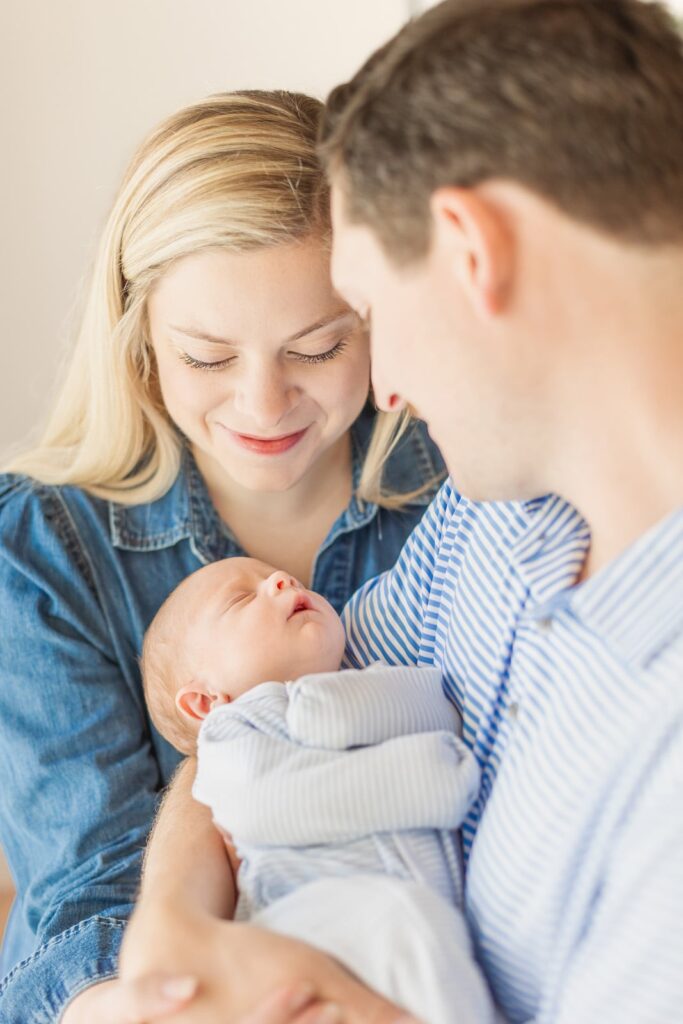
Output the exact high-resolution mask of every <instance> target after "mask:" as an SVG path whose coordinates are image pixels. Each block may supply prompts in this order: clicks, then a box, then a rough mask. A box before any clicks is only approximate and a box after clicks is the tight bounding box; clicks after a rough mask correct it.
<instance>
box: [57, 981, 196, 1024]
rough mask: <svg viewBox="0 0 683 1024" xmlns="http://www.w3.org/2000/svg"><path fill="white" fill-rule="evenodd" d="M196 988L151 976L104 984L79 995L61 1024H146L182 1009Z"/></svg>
mask: <svg viewBox="0 0 683 1024" xmlns="http://www.w3.org/2000/svg"><path fill="white" fill-rule="evenodd" d="M196 988H197V982H196V980H195V979H193V978H187V977H184V978H183V977H181V976H177V977H172V976H170V975H163V974H162V975H155V974H150V975H148V976H147V977H144V978H137V979H135V980H134V981H121V980H120V979H118V978H115V979H112V980H109V981H103V982H100V983H98V984H96V985H92V986H91V987H90V988H88V989H85V991H83V992H81V993H79V995H77V996H76V998H75V999H73V1000H72V1001H71V1002H70V1003H69V1006H68V1008H67V1009H66V1011H65V1012H64V1014H63V1016H62V1024H93V1021H97V1024H145V1022H147V1021H149V1022H152V1021H160V1020H163V1018H164V1017H167V1016H169V1015H170V1014H172V1013H175V1012H176V1011H177V1010H180V1009H182V1007H183V1006H184V1005H186V1004H187V1003H188V1001H189V1000H190V999H191V998H192V996H193V995H194V993H195V991H196Z"/></svg>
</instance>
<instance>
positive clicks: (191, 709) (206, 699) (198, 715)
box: [175, 683, 230, 722]
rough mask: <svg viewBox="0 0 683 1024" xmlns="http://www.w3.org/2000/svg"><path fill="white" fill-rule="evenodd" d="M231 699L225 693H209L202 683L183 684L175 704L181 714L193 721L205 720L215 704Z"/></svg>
mask: <svg viewBox="0 0 683 1024" xmlns="http://www.w3.org/2000/svg"><path fill="white" fill-rule="evenodd" d="M229 700H230V698H229V697H225V696H224V695H223V694H221V695H220V696H217V695H216V694H215V693H209V692H208V690H206V689H205V688H203V687H202V685H201V683H193V684H191V685H190V686H183V688H182V689H180V690H178V692H177V693H176V695H175V706H176V707H177V709H178V711H179V712H180V714H181V715H184V717H185V718H189V719H190V720H191V721H195V722H196V721H199V722H201V721H203V720H204V719H205V718H206V716H207V715H208V713H209V711H210V710H211V708H212V707H213V706H214V704H216V703H218V704H226V703H227V702H228V701H229Z"/></svg>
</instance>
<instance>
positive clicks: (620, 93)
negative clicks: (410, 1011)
mask: <svg viewBox="0 0 683 1024" xmlns="http://www.w3.org/2000/svg"><path fill="white" fill-rule="evenodd" d="M322 150H323V155H324V158H325V159H326V161H327V165H328V168H329V172H330V176H331V180H332V184H333V215H334V223H335V239H334V252H333V268H334V276H335V280H336V284H337V287H338V289H339V291H340V292H341V293H342V294H343V295H344V297H345V298H347V299H348V300H349V302H351V303H352V304H353V305H354V306H355V307H356V308H357V309H358V311H359V312H360V313H361V314H362V315H364V316H366V317H367V318H368V319H370V318H371V321H372V346H373V382H374V388H375V394H376V398H377V400H378V402H379V404H380V405H381V406H382V407H384V408H386V409H396V408H399V407H400V406H401V405H402V404H403V403H410V404H411V405H412V406H414V407H415V409H416V410H417V412H418V413H419V414H420V415H421V416H423V417H424V418H425V419H426V420H427V422H428V424H429V427H430V431H431V433H432V434H433V436H434V438H435V440H436V441H437V442H438V444H439V445H440V446H441V448H442V451H443V453H444V455H445V458H446V461H447V463H448V468H449V470H450V473H451V480H450V481H449V482H447V483H446V484H445V485H444V487H443V489H442V491H441V492H440V494H439V496H438V497H437V499H436V500H435V502H434V504H433V505H432V507H431V508H430V509H429V511H428V512H427V514H426V516H425V519H424V520H423V522H422V524H421V525H420V526H419V527H418V529H417V531H416V532H415V533H414V535H413V536H412V538H411V539H410V541H409V542H408V545H407V546H406V548H405V549H404V551H403V553H402V555H401V558H400V559H399V562H398V564H397V566H396V568H395V569H394V570H392V571H391V572H389V573H388V574H386V575H384V576H383V577H380V578H379V579H378V580H377V581H374V582H373V583H370V584H368V586H367V587H366V588H365V589H364V590H362V591H361V592H360V593H359V594H358V595H357V596H356V597H355V599H354V600H353V601H352V602H351V604H350V606H349V608H348V610H347V626H348V633H349V645H348V659H349V661H350V663H352V664H364V663H367V662H369V661H372V660H373V659H376V658H380V659H382V660H385V661H388V662H394V663H402V662H404V663H411V662H416V663H419V664H431V663H435V664H438V665H440V666H441V667H442V669H443V674H444V678H445V685H446V688H447V691H448V693H449V694H450V695H451V696H452V698H453V699H454V701H455V702H456V703H457V704H458V706H459V707H460V709H461V710H462V713H463V717H464V723H465V726H464V729H465V738H466V739H467V741H468V742H469V743H470V744H471V746H472V748H473V750H474V751H475V753H476V755H477V757H478V759H479V762H480V765H481V768H482V780H483V781H482V786H481V792H480V795H479V799H478V801H477V804H476V806H475V808H474V809H473V811H472V813H471V815H470V817H469V819H468V821H467V822H466V827H465V830H464V835H465V856H466V868H467V875H466V893H465V901H466V903H465V910H466V913H467V919H468V923H469V926H470V930H471V934H472V937H473V940H474V947H475V952H476V956H477V959H478V962H479V964H480V965H481V968H482V970H483V971H484V973H485V976H486V979H487V982H488V985H489V988H490V992H491V999H492V1002H495V1003H496V1004H497V1005H498V1008H499V1009H500V1011H501V1015H502V1019H505V1020H508V1021H511V1022H531V1021H533V1022H536V1024H598V1022H599V1024H609V1022H612V1021H613V1022H615V1024H617V1022H618V1024H636V1022H638V1024H646V1022H647V1024H665V1022H666V1024H671V1022H674V1021H677V1020H681V1019H683V1009H682V1007H683V971H682V970H681V962H682V960H683V812H682V811H681V801H680V793H681V787H682V786H683V508H682V506H683V475H682V474H681V470H680V467H681V465H682V463H683V343H682V338H681V328H682V325H683V52H682V46H681V39H680V37H679V35H678V33H677V30H676V28H675V26H674V24H673V22H672V20H671V18H670V17H669V16H668V15H667V14H666V13H665V11H664V9H663V8H662V7H661V6H658V5H656V4H650V3H645V2H641V0H447V2H446V3H444V4H442V5H441V6H439V7H437V8H434V9H432V10H430V11H429V12H427V13H426V14H425V15H424V16H423V17H421V18H420V19H418V20H417V21H415V22H412V23H411V24H409V25H408V26H407V27H406V28H405V29H403V30H402V31H401V32H400V33H399V34H398V36H397V37H396V38H395V39H393V40H392V41H390V42H389V43H388V44H387V45H386V46H385V47H384V48H383V49H382V50H380V51H379V52H378V53H377V54H375V55H374V56H373V57H372V58H371V59H370V61H369V62H368V64H367V65H366V66H365V67H364V68H363V69H361V71H360V72H359V73H358V74H357V75H356V76H355V78H354V79H353V80H352V81H351V82H350V83H349V84H348V85H346V86H343V87H341V88H340V89H338V90H335V92H334V93H333V94H332V96H331V97H330V100H329V111H328V117H327V121H326V125H325V129H324V133H323V141H322ZM190 779H191V775H190V774H189V773H186V777H185V778H182V777H181V779H180V782H181V783H182V784H184V785H186V786H187V785H188V784H189V781H190ZM172 796H173V794H172ZM173 810H174V804H173V799H172V798H171V799H169V801H168V802H167V804H166V812H167V813H166V820H165V821H164V814H162V817H161V821H160V823H159V826H158V835H159V836H161V837H162V838H163V839H164V841H165V842H166V843H168V841H169V835H171V836H172V840H173V842H175V843H176V844H177V845H178V846H181V847H182V849H183V850H186V851H187V860H188V863H189V864H190V865H192V864H193V863H194V862H193V856H194V855H195V853H196V849H197V847H196V838H195V837H196V836H197V835H199V830H198V829H196V830H193V831H192V832H190V831H189V830H188V829H187V827H183V823H182V822H178V821H177V820H176V821H175V822H174V819H173ZM173 827H174V828H175V831H173V830H172V829H173ZM204 841H205V839H204V836H203V834H202V843H204ZM192 842H194V843H195V846H194V847H193V846H192ZM162 848H163V844H162ZM153 850H154V840H153V841H152V851H151V852H150V857H149V861H148V869H147V878H148V883H149V885H150V886H151V888H152V889H154V888H155V878H156V879H157V881H156V897H157V898H158V894H159V891H162V892H163V889H164V880H163V860H161V859H160V858H159V857H158V856H157V858H156V859H155V857H154V855H153ZM217 863H218V861H217ZM218 867H219V868H220V864H219V865H218ZM195 874H196V878H197V885H198V886H200V888H201V898H202V899H203V900H205V901H206V905H207V907H208V906H209V905H210V906H211V909H214V910H215V908H216V907H217V906H218V902H219V901H218V900H217V899H216V898H215V896H213V895H212V896H211V898H208V897H207V896H206V892H205V890H206V889H208V888H209V885H208V880H209V874H208V873H207V872H199V873H197V872H196V873H195ZM190 877H194V876H193V875H192V874H190ZM165 884H166V888H167V889H170V890H171V893H172V896H173V899H176V890H177V888H178V886H179V883H178V881H177V880H176V879H171V880H166V883H165ZM215 888H216V889H218V888H219V886H218V885H217V886H216V887H215ZM144 890H145V884H144V882H143V894H144ZM232 895H233V902H234V893H233V894H232ZM169 902H171V901H170V899H169ZM216 912H220V911H218V910H217V911H216ZM142 920H143V922H144V917H143V918H142ZM171 923H172V924H173V928H174V929H176V930H177V928H176V925H175V923H174V922H170V924H169V930H170V928H171ZM220 928H222V929H223V930H222V931H219V926H218V925H211V926H209V925H208V924H206V923H204V922H202V921H199V920H198V919H195V918H192V919H191V920H190V919H188V924H187V928H186V931H185V933H184V935H183V940H182V945H183V949H190V950H193V951H195V962H196V964H197V967H196V970H197V973H200V972H201V967H202V965H201V962H199V961H200V959H201V958H200V955H199V954H198V953H197V952H196V951H197V950H199V951H201V957H204V958H206V959H207V961H208V959H209V958H210V957H214V958H216V959H217V957H218V953H217V950H220V951H221V956H223V957H224V959H226V965H227V966H229V967H230V970H231V972H232V973H230V972H229V971H228V972H227V973H226V974H225V976H226V977H227V978H229V979H230V983H229V984H228V983H227V982H226V984H225V988H226V989H230V988H231V986H232V987H233V988H234V987H235V986H237V987H239V986H240V985H242V986H247V988H248V989H249V990H250V991H251V990H254V991H255V990H256V981H255V980H254V979H255V976H256V975H260V976H261V978H262V977H263V973H264V971H266V972H269V973H268V977H269V978H271V979H272V982H271V984H272V985H275V984H279V983H280V982H286V981H288V980H289V981H296V979H301V978H308V979H309V980H310V981H311V982H312V983H313V988H311V989H306V988H305V987H304V988H303V989H296V988H291V989H289V990H287V988H285V989H283V990H282V991H281V992H278V993H276V994H274V995H273V997H272V999H271V1000H270V1001H268V1002H267V1003H264V1004H262V1006H261V1007H260V1009H257V1010H256V1011H255V1012H254V1014H252V1015H251V1016H249V1017H248V1021H249V1024H290V1022H296V1024H303V1022H304V1021H305V1022H306V1024H314V1022H318V1021H323V1020H325V1021H330V1022H331V1021H334V1020H341V1017H340V1015H339V1013H338V1012H336V1011H334V1010H332V1009H329V1008H328V1010H327V1011H325V1010H322V1011H321V1010H320V1009H316V1008H315V1007H313V1006H310V1005H309V1007H308V1009H305V1010H304V1011H303V1013H302V1012H301V1010H295V1009H294V1008H293V1007H292V1006H288V1000H289V1001H290V1002H291V1001H292V1000H294V1001H295V1002H296V1001H298V1002H299V1005H300V1006H303V1005H304V1004H307V1001H308V1002H310V1000H311V999H312V998H313V995H314V993H317V994H320V995H322V996H324V997H333V998H335V999H337V1000H338V1001H339V1002H341V1003H342V1004H343V1007H344V1010H345V1011H346V1014H345V1017H344V1019H346V1020H348V1021H351V1022H356V1021H358V1022H360V1021H363V1022H367V1021H369V1020H371V1019H372V1020H373V1021H377V1022H380V1021H381V1022H382V1024H384V1022H387V1024H388V1022H390V1021H392V1020H393V1019H394V1016H395V1011H392V1010H391V1008H389V1007H387V1006H386V1005H383V1006H381V1005H379V1004H378V1003H377V1002H374V1003H373V1002H372V1001H371V997H370V994H369V993H366V994H365V995H363V993H359V991H358V988H359V986H358V985H357V984H356V987H355V988H353V985H352V979H347V980H346V981H345V980H344V979H343V978H339V977H338V976H335V977H331V976H330V977H326V974H325V972H326V971H327V972H328V975H329V972H331V971H332V970H333V965H332V964H331V962H327V964H325V963H324V959H325V958H322V957H321V955H320V954H319V953H317V954H316V953H314V952H313V951H312V950H309V951H308V952H306V950H302V949H301V948H300V946H296V947H294V946H292V945H288V940H285V939H284V938H283V937H281V936H274V935H272V936H267V935H266V934H262V935H259V934H258V933H257V932H256V931H255V930H253V929H252V930H251V931H250V930H249V926H244V925H239V924H228V925H225V924H224V923H222V922H221V923H220ZM140 935H141V936H142V937H141V938H140V936H138V939H137V946H135V945H133V947H132V949H133V951H134V952H135V954H136V956H137V957H138V958H139V960H140V961H142V960H143V959H144V953H145V948H146V947H145V931H144V925H143V927H142V928H141V930H140ZM163 939H164V937H163V936H160V935H159V933H158V932H156V933H153V934H150V939H149V942H147V947H148V948H151V947H152V946H153V945H157V946H158V945H160V944H161V945H162V946H163V941H162V940H163ZM226 951H227V952H226ZM152 952H154V950H152ZM133 959H135V957H134V958H133ZM151 962H153V957H152V958H151ZM177 962H178V963H180V962H181V961H180V958H178V961H177ZM212 964H213V961H212ZM226 969H227V967H226ZM455 969H456V968H455V967H454V970H455ZM194 970H195V967H194V966H193V971H194ZM212 971H213V974H214V975H217V974H219V965H218V964H216V967H215V968H214V967H213V966H212ZM129 973H130V976H131V977H132V978H133V982H132V983H131V984H132V987H131V988H129V989H126V987H125V986H126V982H125V981H124V982H122V983H121V985H122V987H121V989H120V995H117V996H116V998H120V999H121V1000H124V999H126V998H128V995H127V994H126V993H129V995H130V999H131V1000H135V1003H134V1008H133V1002H130V1003H126V1004H125V1005H126V1007H127V1009H126V1019H128V1020H130V1021H138V1020H149V1019H152V1017H154V1019H161V1018H162V1016H163V1013H162V1010H161V1009H160V1008H159V1007H158V1006H157V1007H156V1012H155V1013H154V1014H153V1013H152V1012H151V1011H149V1012H144V1008H145V1007H153V1006H154V998H157V1000H158V997H155V996H154V994H153V993H152V994H149V993H147V992H145V991H143V990H142V989H135V987H134V986H135V983H136V981H135V970H132V971H130V972H129ZM124 975H125V972H124ZM144 983H145V979H144V978H143V979H141V980H139V984H140V985H141V986H142V985H144ZM206 986H207V989H206V990H207V996H206V998H207V1000H208V999H209V998H210V996H211V992H210V990H209V989H210V981H207V982H206ZM232 998H233V997H232V994H231V991H226V992H225V993H223V995H221V996H220V997H218V998H217V1002H216V1005H217V1006H218V1005H219V1004H220V1007H221V1009H222V1010H223V1015H222V1016H221V1015H220V1014H214V1015H213V1017H212V1018H211V1019H230V1020H234V1019H241V1024H247V1018H246V1017H242V1018H238V1017H237V1016H236V1015H234V1014H233V1015H230V1013H229V1011H230V1007H231V1005H232V1004H231V999H232ZM364 999H365V1000H366V1001H365V1002H364ZM145 1000H147V1002H145ZM254 1002H256V996H254ZM247 1004H248V1000H247V998H246V996H245V998H244V1005H247ZM117 1005H121V1006H123V1005H124V1003H120V1004H117ZM112 1007H113V1003H112ZM200 1009H201V1007H200V1006H199V1004H198V1005H197V1011H199V1010H200ZM325 1013H327V1016H324V1014H325ZM104 1017H105V1015H104V1014H101V1015H100V1019H101V1020H102V1021H103V1022H104ZM122 1017H123V1014H121V1013H118V1015H117V1013H115V1012H114V1010H113V1009H112V1012H111V1014H110V1016H109V1017H108V1018H107V1021H111V1022H112V1024H116V1022H117V1021H118V1020H120V1019H122ZM178 1019H182V1020H183V1021H185V1020H187V1021H188V1024H189V1022H190V1021H194V1020H197V1021H199V1020H200V1019H201V1020H204V1019H205V1018H203V1017H200V1016H193V1007H192V1006H191V1005H190V1006H188V1008H187V1013H184V1014H182V1016H181V1017H179V1018H178ZM74 1021H75V1018H74ZM70 1024H72V1022H70ZM78 1024H80V1020H79V1021H78ZM473 1024H474V1022H473Z"/></svg>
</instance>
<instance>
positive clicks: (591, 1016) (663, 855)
mask: <svg viewBox="0 0 683 1024" xmlns="http://www.w3.org/2000/svg"><path fill="white" fill-rule="evenodd" d="M679 703H680V702H679ZM682 789H683V714H681V715H679V716H678V718H677V720H676V719H674V721H673V722H671V721H670V722H669V723H668V725H667V726H666V729H665V735H663V736H662V742H661V743H660V744H659V750H658V752H657V755H656V757H655V758H653V759H650V762H649V765H648V770H647V779H646V782H645V785H644V786H643V789H642V790H641V793H640V795H639V796H638V797H637V798H636V799H635V800H634V805H633V807H632V808H631V810H630V812H629V814H628V816H627V820H626V821H625V822H624V823H623V824H622V825H621V827H620V829H619V830H618V833H617V838H616V841H615V844H614V846H613V848H612V856H611V857H610V860H609V863H607V864H606V865H605V870H604V875H603V884H602V888H601V890H600V891H599V892H596V893H595V895H594V899H595V903H594V910H593V913H592V915H591V917H590V920H589V923H588V927H587V930H586V932H585V934H584V938H583V941H582V942H581V945H580V946H579V948H578V949H577V950H576V951H575V954H574V956H573V957H572V958H571V960H570V963H569V966H568V970H567V971H566V972H565V979H564V984H563V985H560V986H559V995H558V1005H557V1006H556V1007H555V1008H554V1010H553V1009H550V1010H549V1012H548V1014H547V1015H543V1020H544V1021H545V1020H548V1021H551V1022H552V1024H575V1022H576V1021H600V1022H601V1024H641V1022H642V1024H646V1022H650V1021H658V1022H659V1021H662V1022H663V1021H674V1020H680V1014H681V1007H683V814H681V811H680V799H681V791H682Z"/></svg>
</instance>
